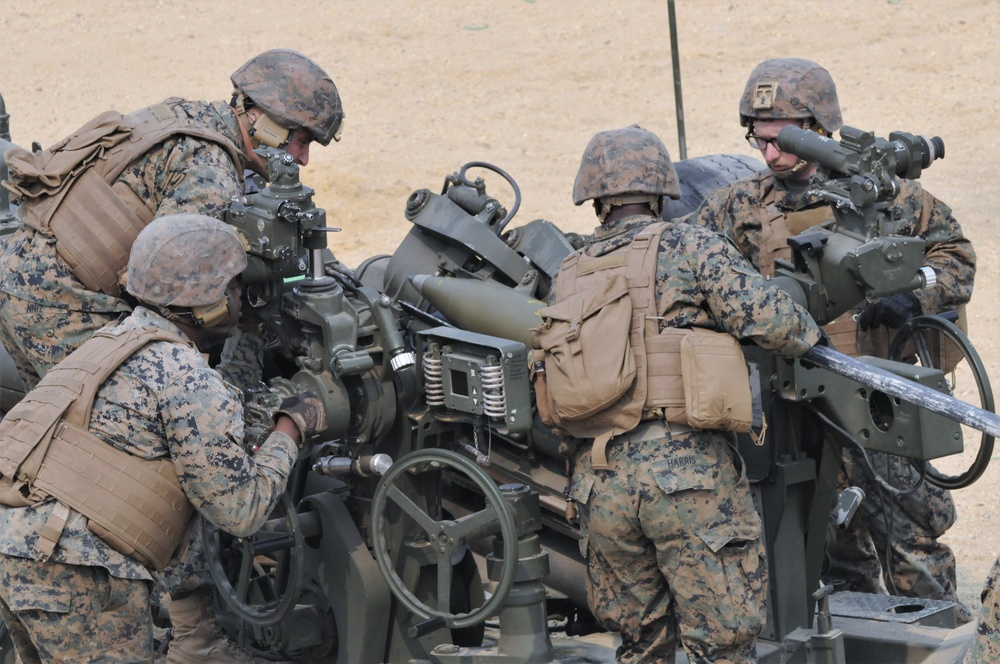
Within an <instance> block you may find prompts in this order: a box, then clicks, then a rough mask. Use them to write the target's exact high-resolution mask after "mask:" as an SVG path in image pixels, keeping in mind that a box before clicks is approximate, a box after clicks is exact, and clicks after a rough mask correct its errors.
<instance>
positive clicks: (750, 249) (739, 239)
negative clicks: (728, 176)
mask: <svg viewBox="0 0 1000 664" xmlns="http://www.w3.org/2000/svg"><path fill="white" fill-rule="evenodd" d="M741 182H742V181H737V182H734V183H733V184H730V185H729V186H726V187H720V188H718V189H714V190H712V191H710V192H709V193H708V194H707V195H706V196H705V200H704V201H702V203H701V205H699V206H698V208H697V209H695V211H694V212H692V213H691V214H690V215H688V216H687V217H685V218H684V219H685V221H686V222H687V223H689V224H691V225H694V226H703V227H704V228H707V229H709V230H710V231H714V232H716V233H718V234H719V235H722V236H723V237H726V238H729V239H730V240H732V241H733V243H735V245H736V247H737V248H738V249H739V250H740V253H742V254H743V256H745V257H746V259H747V260H749V261H750V263H751V264H752V265H754V266H758V265H760V242H761V231H760V218H759V215H758V214H757V213H756V212H754V210H753V208H752V206H750V205H748V204H747V198H748V194H747V192H744V191H743V190H742V189H741V188H740V187H739V185H740V184H741ZM741 203H742V204H741Z"/></svg>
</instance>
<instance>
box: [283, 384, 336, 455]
mask: <svg viewBox="0 0 1000 664" xmlns="http://www.w3.org/2000/svg"><path fill="white" fill-rule="evenodd" d="M278 415H285V416H287V417H289V418H291V420H292V422H294V423H295V426H296V427H297V428H298V430H299V434H300V435H301V436H302V440H301V441H300V442H302V443H305V442H306V441H307V440H309V439H310V438H315V437H316V436H318V435H319V434H321V433H323V432H324V431H326V408H324V406H323V401H322V400H321V399H320V398H319V396H317V394H316V393H315V392H313V391H311V390H306V391H305V392H299V393H298V394H295V395H293V396H290V397H287V398H286V399H285V400H284V401H282V402H281V405H280V406H279V407H278V410H276V411H275V413H274V419H275V420H277V419H278Z"/></svg>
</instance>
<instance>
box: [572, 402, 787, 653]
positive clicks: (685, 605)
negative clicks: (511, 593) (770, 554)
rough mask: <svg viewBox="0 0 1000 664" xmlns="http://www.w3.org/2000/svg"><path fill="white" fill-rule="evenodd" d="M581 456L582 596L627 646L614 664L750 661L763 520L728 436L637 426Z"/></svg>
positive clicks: (763, 573) (762, 585) (760, 592)
mask: <svg viewBox="0 0 1000 664" xmlns="http://www.w3.org/2000/svg"><path fill="white" fill-rule="evenodd" d="M608 466H609V469H608V470H604V471H595V470H593V469H591V468H590V455H589V453H584V454H583V455H582V456H581V457H580V459H579V460H578V461H577V468H576V473H575V477H574V487H573V498H574V500H576V501H578V502H579V503H580V504H581V505H585V506H586V507H585V508H584V510H583V511H582V512H581V513H583V512H584V511H585V512H586V513H587V516H586V520H587V528H588V530H587V533H588V534H587V545H586V546H587V570H588V580H589V583H588V584H587V601H588V603H589V604H590V607H591V609H592V610H593V611H594V615H595V616H596V617H597V618H598V619H599V620H600V621H601V623H602V624H604V625H605V626H606V627H607V628H608V629H611V630H614V631H616V632H618V633H619V634H620V635H621V637H622V644H621V646H620V647H619V649H618V652H617V655H616V661H618V662H622V663H628V664H632V663H636V662H669V661H673V657H674V652H675V650H676V649H677V648H678V647H679V646H680V645H683V647H684V649H685V651H686V652H687V655H688V660H689V661H691V662H734V663H735V662H750V661H756V653H755V639H756V637H757V635H758V634H759V633H760V631H761V630H762V629H763V628H764V624H765V623H766V620H767V617H766V614H765V611H764V601H765V597H766V593H767V564H766V562H765V554H764V543H763V541H762V540H761V525H760V517H758V516H757V513H756V511H754V508H753V503H752V502H751V499H750V486H749V483H748V482H747V478H746V475H745V474H744V473H743V472H742V467H741V466H742V462H741V461H740V459H739V455H738V454H737V453H736V451H735V450H734V449H733V448H731V447H730V446H729V445H728V444H727V443H726V440H725V439H724V438H723V436H722V435H721V434H719V433H714V432H710V431H694V430H692V429H690V428H689V427H678V426H676V425H671V426H670V427H669V428H668V427H667V426H665V425H664V424H663V423H662V422H644V423H642V424H640V425H639V426H638V427H636V428H635V429H633V430H632V431H631V432H629V433H627V434H623V435H621V436H619V437H617V438H615V439H614V441H613V443H612V444H611V445H609V446H608Z"/></svg>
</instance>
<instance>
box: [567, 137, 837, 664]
mask: <svg viewBox="0 0 1000 664" xmlns="http://www.w3.org/2000/svg"><path fill="white" fill-rule="evenodd" d="M679 195H680V191H679V185H678V182H677V176H676V174H675V173H674V170H673V166H672V165H671V162H670V158H669V155H668V154H667V150H666V147H665V146H664V145H663V143H662V141H660V139H659V138H658V137H657V136H656V135H655V134H653V133H652V132H649V131H646V130H644V129H641V128H639V127H638V126H632V127H629V128H626V129H620V130H613V131H605V132H600V133H598V134H597V135H595V136H594V138H593V139H592V140H591V142H590V144H589V145H588V147H587V149H586V151H585V152H584V155H583V160H582V163H581V166H580V170H579V173H578V175H577V178H576V183H575V185H574V189H573V198H574V202H575V203H576V204H577V205H580V204H582V203H583V202H584V201H587V200H593V202H594V208H595V210H596V211H597V214H598V217H599V218H600V219H601V225H600V227H598V228H597V229H596V231H595V233H594V236H593V241H592V243H591V244H589V245H588V246H587V247H585V248H584V249H582V250H580V251H581V252H582V253H583V254H584V255H586V256H588V257H607V258H609V259H610V258H612V257H613V256H615V255H616V254H618V253H621V252H623V251H628V250H629V246H630V244H631V243H632V242H633V240H634V239H635V238H636V236H637V234H640V233H641V232H643V230H644V229H645V228H646V227H647V226H648V225H649V224H651V223H653V222H656V221H658V220H657V217H656V215H657V213H658V210H659V209H661V205H662V201H663V197H664V196H671V197H674V198H676V197H678V196H679ZM656 251H657V254H656V260H655V300H656V310H657V312H658V315H659V321H658V328H659V330H660V331H661V332H662V330H664V329H667V328H691V327H697V328H707V329H709V330H717V331H720V332H725V333H728V334H729V335H732V336H733V337H736V338H738V339H749V340H752V341H754V342H756V343H758V344H760V345H761V346H763V347H765V348H767V349H769V350H771V351H774V352H776V353H778V354H780V355H788V356H796V355H799V354H801V353H803V352H805V351H806V350H808V349H809V348H811V347H812V346H813V345H814V344H815V343H816V342H817V341H818V340H819V338H820V332H819V329H818V328H817V326H816V324H815V323H814V322H813V321H812V319H811V318H810V317H809V315H808V314H807V313H806V312H805V311H804V310H802V309H801V308H799V307H798V306H797V305H795V304H794V303H793V302H792V301H791V299H790V298H788V297H787V296H786V295H785V294H784V293H782V292H780V291H777V290H775V289H769V288H766V287H765V284H764V281H763V279H762V278H761V277H760V275H759V274H757V272H756V271H755V270H753V269H752V267H751V266H750V265H749V264H748V263H747V262H746V261H745V260H744V259H743V258H742V257H741V256H740V255H739V253H738V252H737V251H736V250H735V249H734V248H733V247H732V246H731V245H730V244H729V243H728V242H726V241H724V240H723V239H722V238H721V237H719V236H718V235H716V234H715V233H711V232H708V231H706V230H704V229H700V228H695V227H691V226H687V225H680V224H674V223H667V227H666V229H665V230H664V231H663V233H662V236H661V237H660V241H659V244H658V247H657V248H656ZM563 265H564V267H563V269H562V270H561V271H560V275H563V276H564V274H565V266H566V265H567V264H566V263H564V264H563ZM564 286H565V285H564V284H563V285H561V282H560V281H559V277H557V281H556V286H555V293H556V295H555V297H554V299H555V302H556V305H558V303H559V302H560V301H561V300H564V299H565V297H566V295H567V293H565V292H564V290H565V289H564ZM561 288H562V289H564V290H563V291H561V290H560V289H561ZM582 352H583V353H584V354H586V353H587V352H598V353H600V352H602V349H586V348H584V349H582ZM559 396H560V395H559V394H557V393H553V394H552V400H553V401H556V402H558V400H559ZM623 398H625V397H623ZM616 405H617V404H616ZM661 416H662V413H661V414H660V415H657V414H656V413H648V412H647V413H646V415H644V419H643V421H641V422H640V423H639V424H638V425H637V426H635V427H634V428H633V429H632V430H630V431H627V432H625V433H621V434H619V435H615V436H614V437H612V438H611V439H610V440H609V441H608V443H607V446H606V448H604V449H605V450H606V457H607V463H606V468H605V469H597V468H595V466H596V465H598V464H597V463H596V462H595V461H594V459H595V458H596V457H595V454H596V453H595V452H594V449H593V447H591V446H584V447H583V449H582V450H581V452H580V453H579V454H578V455H577V458H576V461H575V468H574V473H573V478H572V483H571V491H570V494H571V498H572V500H573V501H575V502H576V503H577V504H578V505H579V507H580V514H581V518H582V521H583V526H584V528H585V530H586V531H587V533H588V537H587V540H586V558H587V570H588V584H587V595H588V601H589V603H590V606H591V609H592V611H593V612H594V615H595V617H596V618H597V619H598V620H599V621H600V622H601V623H602V624H603V625H604V626H605V627H607V628H608V629H610V630H613V631H616V632H618V633H619V634H620V635H621V638H622V644H621V646H620V648H619V649H618V653H617V657H618V661H621V662H661V661H672V660H673V657H674V653H675V651H676V649H677V648H678V647H679V646H683V648H684V649H685V651H686V652H687V655H688V657H689V661H691V662H750V661H756V651H755V642H756V637H757V635H758V634H759V632H760V631H761V629H763V627H764V624H765V610H764V600H765V595H766V588H767V565H766V562H765V558H764V556H765V553H764V544H763V542H762V540H761V524H760V519H759V517H758V515H757V513H756V512H755V510H754V508H753V504H752V502H751V499H750V491H749V484H748V482H747V477H746V474H745V472H744V471H743V464H742V459H741V458H740V456H739V453H738V452H737V451H736V449H735V447H734V442H733V440H732V439H731V438H730V437H728V436H727V435H726V433H725V432H723V431H714V430H698V429H693V428H692V427H690V426H684V425H678V424H673V423H668V422H666V421H664V420H663V419H661Z"/></svg>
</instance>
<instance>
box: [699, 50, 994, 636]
mask: <svg viewBox="0 0 1000 664" xmlns="http://www.w3.org/2000/svg"><path fill="white" fill-rule="evenodd" d="M740 120H741V123H742V124H743V126H745V127H747V140H748V141H749V142H750V145H751V146H753V147H754V148H757V149H759V150H761V153H762V155H763V157H764V161H765V162H766V163H767V165H768V167H769V168H767V169H765V170H763V171H761V172H758V173H755V174H753V175H750V176H748V177H746V178H744V179H742V180H738V181H736V182H733V183H731V184H730V185H729V186H727V187H723V188H720V189H718V190H716V191H714V192H712V193H710V194H709V195H708V196H706V198H705V201H704V202H703V203H702V205H701V206H700V207H699V208H698V209H697V210H695V211H694V212H693V213H692V214H691V215H690V217H689V218H688V220H689V221H690V222H691V223H693V224H698V225H702V226H705V227H707V228H710V229H712V230H714V231H716V232H719V233H721V234H723V235H725V236H727V237H729V238H730V239H732V240H733V241H734V242H735V243H736V245H737V246H738V247H739V248H740V251H741V252H742V253H743V254H744V255H745V256H746V257H747V258H748V259H749V260H750V262H751V263H753V265H754V267H756V268H757V269H759V270H760V272H761V273H762V274H763V275H764V276H766V277H769V276H771V275H772V274H773V272H774V261H775V259H776V258H784V259H789V258H790V256H791V253H790V249H789V247H788V244H787V238H788V237H789V236H792V235H797V234H798V233H801V232H803V231H805V230H806V229H807V228H809V227H811V226H814V225H816V224H818V223H823V222H825V221H829V220H832V219H833V213H832V211H831V210H830V207H829V205H828V204H827V203H824V202H822V201H819V200H817V199H814V198H811V197H810V195H809V194H807V193H806V189H807V185H808V182H809V178H810V176H812V175H813V173H815V172H816V171H817V168H818V166H817V164H815V163H812V162H807V161H804V160H802V159H800V158H799V157H797V156H796V155H794V154H791V153H787V152H782V151H781V150H780V149H779V148H778V146H777V144H776V142H775V139H776V138H777V136H778V132H779V131H780V130H781V128H782V127H784V126H786V125H794V126H798V127H802V128H805V129H811V130H813V131H816V132H818V133H820V134H822V135H824V136H830V135H832V134H833V133H834V132H835V131H836V130H838V129H839V128H840V127H841V126H842V120H841V114H840V105H839V102H838V100H837V89H836V86H835V85H834V82H833V79H832V78H831V77H830V74H829V73H828V72H827V70H826V69H824V68H823V67H820V66H819V65H817V64H816V63H814V62H811V61H809V60H803V59H798V58H780V59H774V60H767V61H765V62H763V63H761V64H760V65H758V66H757V67H756V68H755V69H754V71H753V72H752V73H751V75H750V78H749V80H748V81H747V85H746V89H745V90H744V93H743V97H742V98H741V100H740ZM901 185H902V191H901V192H900V194H899V196H898V197H897V198H896V201H895V204H896V205H898V206H900V208H901V210H902V217H901V218H902V220H903V221H902V223H901V224H900V227H899V230H898V231H897V232H898V233H899V234H901V235H910V236H917V237H920V238H922V239H924V240H925V241H926V243H927V245H926V250H925V263H924V265H925V266H927V267H930V268H931V269H933V270H934V273H935V275H936V277H937V283H936V285H933V286H928V287H924V288H920V289H918V290H915V291H907V292H903V293H896V294H893V295H889V296H887V297H883V298H881V299H879V300H877V301H875V302H872V303H867V304H866V303H864V302H860V303H857V304H858V305H859V307H858V308H857V309H855V310H854V311H851V312H848V313H847V314H845V315H844V316H842V317H841V318H839V319H837V320H836V321H833V322H832V323H830V324H829V325H827V326H826V330H827V332H828V333H829V335H830V337H831V338H832V339H833V341H834V343H835V345H836V346H837V348H838V350H840V351H842V352H844V353H847V354H849V355H855V356H856V355H860V354H875V352H876V348H877V347H879V345H877V344H875V343H874V340H873V338H872V336H871V334H873V331H877V332H879V333H880V334H882V335H883V336H884V337H888V336H889V334H891V332H892V331H891V330H889V331H888V333H887V331H886V330H884V329H883V330H876V328H879V327H880V326H887V327H889V328H898V327H899V326H901V325H902V324H903V323H904V322H905V321H906V320H908V319H909V318H910V317H911V316H915V315H919V314H921V313H940V312H943V311H947V310H950V309H954V308H956V307H959V306H960V305H964V304H965V303H967V302H968V301H969V298H970V297H971V296H972V286H973V279H974V277H975V272H976V255H975V252H974V251H973V248H972V245H971V243H970V242H969V240H968V239H966V238H965V236H964V235H963V234H962V229H961V227H960V226H959V224H958V222H957V221H955V218H954V217H953V216H952V214H951V210H950V209H949V208H948V206H947V205H945V204H944V203H942V202H941V201H939V200H937V199H936V198H934V197H933V196H932V195H931V194H929V193H928V192H926V191H925V190H924V189H923V188H922V187H921V186H920V184H919V183H918V182H916V181H913V180H901ZM890 338H891V337H890ZM881 345H882V346H885V347H886V348H887V345H886V344H884V343H883V344H881ZM870 454H872V456H873V457H874V459H873V461H874V464H875V467H876V470H877V471H878V472H879V473H880V474H881V475H882V476H883V477H891V478H892V480H893V482H897V483H898V484H899V485H900V486H912V485H913V484H914V482H915V480H916V473H917V471H916V470H914V469H913V468H912V466H911V465H910V464H909V463H908V462H907V461H906V460H905V459H901V458H900V457H897V456H893V455H886V454H878V453H874V454H873V453H870ZM861 464H862V461H861V460H860V458H859V457H857V456H856V453H855V452H853V451H851V452H846V453H845V455H844V467H843V468H842V469H841V482H840V484H841V488H845V487H846V486H847V485H848V484H849V483H852V484H855V485H857V486H860V487H861V488H862V489H863V490H864V491H865V494H866V496H867V499H866V500H865V501H864V502H863V503H862V506H861V508H860V510H859V513H858V516H855V518H854V519H853V520H852V522H851V524H850V527H849V528H848V529H846V530H841V529H838V535H837V541H836V542H835V543H834V544H832V546H831V547H830V548H829V549H828V557H829V562H830V563H831V564H830V567H829V569H827V570H826V572H825V573H824V576H825V577H826V578H828V579H830V580H841V581H845V582H846V589H848V590H856V591H860V592H880V591H881V589H880V580H883V581H884V583H885V586H886V588H888V589H889V590H890V591H891V592H893V593H894V594H898V595H903V596H909V597H923V598H931V599H945V600H952V601H955V602H958V598H957V597H956V578H955V557H954V554H953V553H952V551H951V549H950V548H949V547H948V546H947V545H946V544H944V543H942V542H940V541H939V539H938V538H939V537H941V536H942V535H943V534H944V533H945V531H946V530H947V529H948V528H949V527H951V525H952V524H953V523H954V522H955V518H956V513H955V504H954V502H953V501H952V498H951V494H950V492H949V491H947V490H944V489H941V488H939V487H935V486H933V485H931V484H930V483H928V482H923V483H922V484H921V485H920V487H919V488H918V489H917V490H916V491H914V492H913V493H910V494H907V495H903V496H893V495H888V494H887V492H885V491H883V490H882V489H881V488H880V487H879V485H878V484H876V482H875V480H874V478H873V477H871V474H870V473H869V472H868V471H867V469H865V468H863V466H862V465H861ZM957 609H958V611H957V618H958V620H959V622H967V621H968V620H969V619H970V617H971V616H970V614H969V611H968V609H967V608H966V607H965V606H964V605H963V604H962V603H961V602H958V605H957Z"/></svg>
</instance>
